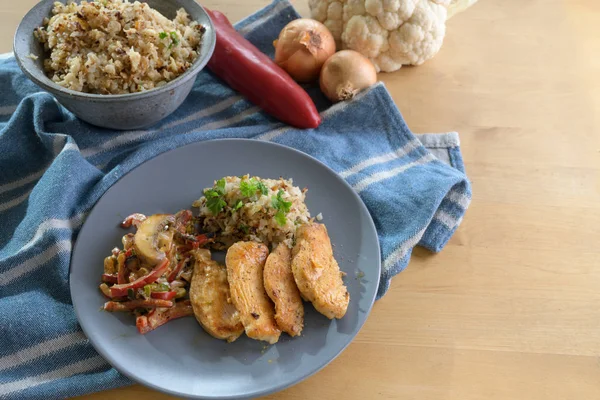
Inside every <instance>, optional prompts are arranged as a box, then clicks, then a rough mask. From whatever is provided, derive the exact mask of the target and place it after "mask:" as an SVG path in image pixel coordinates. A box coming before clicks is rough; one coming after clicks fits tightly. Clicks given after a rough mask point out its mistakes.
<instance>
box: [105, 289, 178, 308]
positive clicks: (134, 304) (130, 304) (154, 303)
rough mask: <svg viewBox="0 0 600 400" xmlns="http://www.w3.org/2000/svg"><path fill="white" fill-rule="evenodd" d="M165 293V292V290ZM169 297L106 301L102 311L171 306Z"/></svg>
mask: <svg viewBox="0 0 600 400" xmlns="http://www.w3.org/2000/svg"><path fill="white" fill-rule="evenodd" d="M165 293H167V292H165ZM168 300H169V299H148V300H131V301H125V302H122V303H120V302H116V301H107V302H106V303H104V311H112V312H115V311H131V310H135V309H136V308H158V307H173V302H172V301H168Z"/></svg>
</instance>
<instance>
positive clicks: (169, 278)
mask: <svg viewBox="0 0 600 400" xmlns="http://www.w3.org/2000/svg"><path fill="white" fill-rule="evenodd" d="M189 260H190V259H189V258H184V259H183V260H181V261H179V263H178V264H177V266H176V267H175V268H173V271H171V273H170V274H169V276H167V281H169V282H172V281H174V280H175V279H176V278H177V274H179V271H181V269H182V268H183V266H184V265H185V263H187V262H188V261H189Z"/></svg>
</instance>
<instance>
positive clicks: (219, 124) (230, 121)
mask: <svg viewBox="0 0 600 400" xmlns="http://www.w3.org/2000/svg"><path fill="white" fill-rule="evenodd" d="M259 111H260V108H258V107H250V108H248V109H247V110H246V111H244V112H241V113H239V114H237V115H236V116H235V117H231V118H227V119H222V120H220V121H213V122H209V123H206V124H204V125H200V126H199V127H198V128H196V129H194V130H193V132H199V131H210V130H211V129H221V128H226V127H228V126H230V125H234V124H237V123H238V122H240V121H242V120H243V119H244V118H246V117H248V116H250V115H252V114H256V113H257V112H259Z"/></svg>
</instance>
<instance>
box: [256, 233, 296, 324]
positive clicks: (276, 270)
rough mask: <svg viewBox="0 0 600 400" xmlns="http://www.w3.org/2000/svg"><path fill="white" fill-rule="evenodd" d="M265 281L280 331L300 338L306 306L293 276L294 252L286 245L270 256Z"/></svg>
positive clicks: (264, 274) (276, 249) (281, 244)
mask: <svg viewBox="0 0 600 400" xmlns="http://www.w3.org/2000/svg"><path fill="white" fill-rule="evenodd" d="M263 279H264V285H265V290H266V291H267V295H269V297H270V298H271V300H273V303H274V304H275V321H277V326H279V329H281V330H282V331H284V332H286V333H287V334H288V335H290V336H298V335H300V332H302V328H303V326H304V306H303V305H302V298H301V297H300V292H299V291H298V287H297V286H296V282H295V281H294V275H293V274H292V251H291V250H290V248H289V247H287V245H285V244H284V243H280V244H279V245H277V247H276V248H275V250H274V251H273V252H271V254H269V257H268V258H267V262H266V263H265V269H264V271H263Z"/></svg>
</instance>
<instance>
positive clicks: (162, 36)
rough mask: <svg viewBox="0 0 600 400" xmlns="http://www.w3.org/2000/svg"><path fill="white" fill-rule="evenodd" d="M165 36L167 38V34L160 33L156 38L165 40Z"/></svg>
mask: <svg viewBox="0 0 600 400" xmlns="http://www.w3.org/2000/svg"><path fill="white" fill-rule="evenodd" d="M167 36H168V35H167V32H161V33H159V34H158V37H159V38H161V39H166V37H167Z"/></svg>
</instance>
